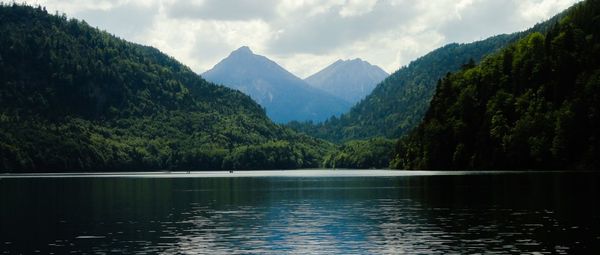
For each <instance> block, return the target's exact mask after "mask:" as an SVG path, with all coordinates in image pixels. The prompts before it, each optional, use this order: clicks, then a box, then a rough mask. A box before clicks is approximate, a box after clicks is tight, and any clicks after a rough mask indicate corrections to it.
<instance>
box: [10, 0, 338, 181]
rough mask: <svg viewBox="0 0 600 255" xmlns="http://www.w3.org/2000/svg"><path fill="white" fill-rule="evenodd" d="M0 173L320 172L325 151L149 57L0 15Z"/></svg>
mask: <svg viewBox="0 0 600 255" xmlns="http://www.w3.org/2000/svg"><path fill="white" fill-rule="evenodd" d="M0 34H2V36H1V37H0V171H71V170H77V171H83V170H86V171H87V170H90V171H91V170H102V171H106V170H156V169H188V170H189V169H221V168H238V169H239V168H246V169H248V168H260V167H264V168H296V167H315V166H317V165H318V162H319V161H320V159H319V157H320V155H322V154H323V151H322V150H325V149H326V147H327V146H328V145H327V144H324V143H322V142H320V141H317V140H315V139H312V138H308V137H305V136H299V135H297V134H295V133H293V132H292V131H290V130H287V129H284V128H282V127H280V126H278V125H275V124H273V123H272V122H271V121H270V120H269V119H268V118H267V117H266V115H265V113H264V110H263V109H262V108H261V107H260V106H259V105H258V104H256V103H255V102H253V101H252V100H251V99H250V98H249V97H247V96H245V95H243V94H242V93H240V92H237V91H234V90H231V89H228V88H225V87H223V86H217V85H214V84H211V83H208V82H206V81H205V80H203V79H202V78H200V77H199V76H198V75H196V74H195V73H193V72H192V71H191V70H190V69H189V68H187V67H185V66H183V65H182V64H180V63H179V62H177V61H176V60H174V59H172V58H170V57H168V56H166V55H164V54H162V53H161V52H160V51H158V50H156V49H154V48H151V47H145V46H140V45H137V44H133V43H129V42H126V41H124V40H121V39H118V38H116V37H114V36H112V35H110V34H108V33H106V32H101V31H99V30H97V29H93V28H91V27H90V26H88V25H87V24H86V23H85V22H80V21H77V20H73V19H71V20H68V19H67V18H66V17H65V16H64V15H63V16H54V15H48V13H47V12H46V11H45V10H44V9H42V8H39V7H38V8H32V7H28V6H21V5H17V4H12V5H0Z"/></svg>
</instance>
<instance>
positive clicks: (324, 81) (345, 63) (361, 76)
mask: <svg viewBox="0 0 600 255" xmlns="http://www.w3.org/2000/svg"><path fill="white" fill-rule="evenodd" d="M387 76H388V74H387V73H386V72H385V71H383V70H382V69H381V68H379V67H378V66H374V65H371V64H369V62H366V61H364V60H362V59H360V58H355V59H348V60H341V59H340V60H338V61H336V62H335V63H333V64H331V65H329V66H327V67H325V68H324V69H323V70H321V71H319V72H317V73H315V74H313V75H311V76H309V77H308V78H306V79H305V81H306V82H307V83H308V84H310V85H311V86H313V87H316V88H318V89H322V90H324V91H326V92H329V93H330V94H333V95H336V96H339V97H341V98H342V99H345V100H346V101H348V102H351V103H355V102H358V101H360V100H361V99H362V98H363V97H365V96H366V95H368V94H369V93H371V91H372V90H373V88H375V86H376V85H377V83H379V82H381V81H382V80H383V79H384V78H385V77H387Z"/></svg>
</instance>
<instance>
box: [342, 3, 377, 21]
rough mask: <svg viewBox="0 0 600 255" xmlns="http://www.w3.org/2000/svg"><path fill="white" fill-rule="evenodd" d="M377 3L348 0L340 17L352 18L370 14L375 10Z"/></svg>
mask: <svg viewBox="0 0 600 255" xmlns="http://www.w3.org/2000/svg"><path fill="white" fill-rule="evenodd" d="M376 3H377V0H348V1H347V2H346V4H345V5H344V6H342V9H341V10H340V16H342V17H352V16H360V15H363V14H365V13H369V12H371V11H372V10H373V7H374V6H375V4H376Z"/></svg>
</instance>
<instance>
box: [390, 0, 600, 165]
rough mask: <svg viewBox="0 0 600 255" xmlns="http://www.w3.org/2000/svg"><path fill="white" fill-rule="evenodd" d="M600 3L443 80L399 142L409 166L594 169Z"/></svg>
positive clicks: (598, 147)
mask: <svg viewBox="0 0 600 255" xmlns="http://www.w3.org/2000/svg"><path fill="white" fill-rule="evenodd" d="M599 22H600V1H598V0H587V1H584V2H581V3H579V4H576V5H575V6H574V7H573V8H570V9H569V10H568V11H567V12H566V17H565V18H563V19H562V20H561V21H560V22H559V23H556V24H555V25H554V26H552V28H551V29H549V30H548V31H547V32H545V33H543V34H542V33H539V32H534V33H531V34H529V35H528V36H527V37H526V38H523V39H522V40H520V41H519V42H518V43H515V44H513V45H511V46H510V47H507V48H505V49H503V50H502V51H501V52H499V53H497V54H494V55H493V56H490V57H489V58H486V59H485V60H484V61H483V62H482V63H481V64H480V65H478V66H474V67H469V68H465V70H462V71H460V72H458V73H456V74H452V75H448V76H446V77H445V78H444V79H443V80H442V81H440V82H439V83H438V85H437V91H436V94H435V96H434V97H433V99H432V101H431V106H430V108H429V110H428V111H427V114H426V115H425V118H424V120H423V122H422V123H421V124H420V125H419V127H418V128H417V129H416V130H415V131H414V132H413V133H412V134H411V135H410V136H408V137H406V138H404V139H402V140H401V142H399V143H398V146H397V149H396V157H395V160H394V162H393V166H394V167H397V168H408V169H587V170H597V169H598V167H600V160H599V159H598V155H600V23H599Z"/></svg>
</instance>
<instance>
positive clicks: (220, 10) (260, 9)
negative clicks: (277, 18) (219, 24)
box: [167, 0, 277, 20]
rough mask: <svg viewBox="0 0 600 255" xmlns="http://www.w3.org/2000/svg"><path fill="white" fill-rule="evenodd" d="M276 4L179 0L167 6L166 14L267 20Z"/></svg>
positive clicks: (265, 0)
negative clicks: (200, 2) (199, 2)
mask: <svg viewBox="0 0 600 255" xmlns="http://www.w3.org/2000/svg"><path fill="white" fill-rule="evenodd" d="M276 5H277V1H276V0H262V1H254V0H206V1H204V2H202V4H194V3H190V1H186V0H179V1H176V2H175V3H174V4H173V5H171V6H169V7H168V9H167V14H168V15H169V17H171V18H174V19H179V18H191V19H203V20H250V19H263V20H268V19H271V18H272V17H273V16H274V15H275V14H276V13H275V6H276Z"/></svg>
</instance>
